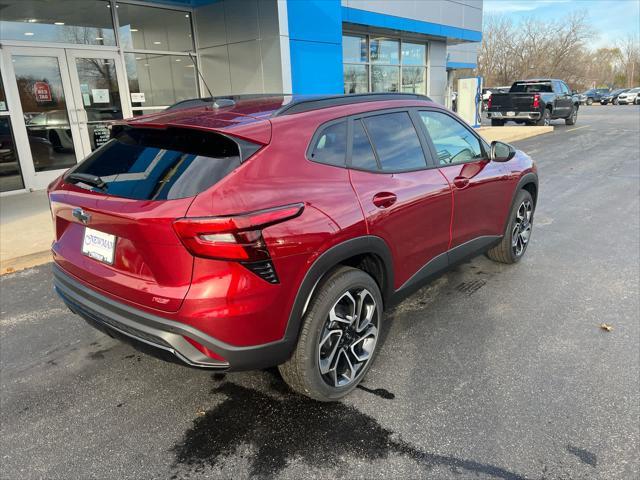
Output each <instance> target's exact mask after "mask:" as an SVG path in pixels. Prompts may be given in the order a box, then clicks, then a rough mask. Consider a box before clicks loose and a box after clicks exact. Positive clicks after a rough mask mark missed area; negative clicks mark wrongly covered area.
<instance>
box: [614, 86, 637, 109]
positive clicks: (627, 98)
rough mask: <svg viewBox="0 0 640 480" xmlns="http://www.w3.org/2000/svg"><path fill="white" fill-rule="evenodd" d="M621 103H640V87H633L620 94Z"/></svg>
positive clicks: (619, 100) (619, 101)
mask: <svg viewBox="0 0 640 480" xmlns="http://www.w3.org/2000/svg"><path fill="white" fill-rule="evenodd" d="M618 103H619V104H620V105H640V87H636V88H632V89H630V90H628V91H626V92H625V93H622V94H620V95H618Z"/></svg>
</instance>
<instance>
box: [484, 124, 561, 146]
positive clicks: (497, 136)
mask: <svg viewBox="0 0 640 480" xmlns="http://www.w3.org/2000/svg"><path fill="white" fill-rule="evenodd" d="M476 131H477V132H478V133H479V134H480V136H482V137H483V138H484V139H485V140H486V141H487V142H489V143H491V142H493V141H494V140H498V141H500V142H506V143H511V142H517V141H518V140H524V139H525V138H531V137H536V136H538V135H543V134H545V133H551V132H553V125H550V126H548V127H524V126H506V127H480V128H478V129H477V130H476Z"/></svg>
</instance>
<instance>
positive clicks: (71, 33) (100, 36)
mask: <svg viewBox="0 0 640 480" xmlns="http://www.w3.org/2000/svg"><path fill="white" fill-rule="evenodd" d="M0 10H1V11H2V14H1V15H0V40H20V41H24V42H40V43H42V42H54V43H75V44H82V45H109V46H115V44H116V38H115V32H114V29H113V19H112V15H111V4H110V3H109V2H108V1H107V0H64V1H57V2H43V1H42V0H4V1H2V2H1V4H0Z"/></svg>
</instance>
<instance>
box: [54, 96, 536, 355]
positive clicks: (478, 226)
mask: <svg viewBox="0 0 640 480" xmlns="http://www.w3.org/2000/svg"><path fill="white" fill-rule="evenodd" d="M282 104H283V98H282V97H268V98H264V99H256V100H246V101H240V102H237V103H236V106H234V107H231V108H221V109H219V110H212V109H211V108H210V107H208V106H196V107H194V108H188V109H185V110H176V111H167V112H162V113H159V114H153V115H149V116H146V117H141V118H138V119H133V120H130V121H128V122H126V123H127V124H128V125H130V126H132V127H144V128H158V129H162V128H167V127H188V128H192V129H199V130H206V131H216V132H219V133H222V134H224V135H228V136H230V137H231V138H239V139H243V140H249V141H251V142H254V143H257V144H259V145H260V149H259V150H258V151H257V153H255V154H253V155H252V156H251V157H250V158H249V159H248V160H246V161H245V162H243V163H242V164H241V165H240V166H239V167H237V168H236V169H235V170H233V171H232V172H231V173H229V174H228V175H227V176H226V177H224V178H223V179H222V180H220V181H219V182H218V183H216V184H215V185H213V186H212V187H210V188H209V189H207V190H205V191H203V192H201V193H199V194H197V195H196V196H195V197H190V198H184V199H178V200H167V201H150V200H131V199H127V198H120V197H113V196H107V195H103V194H100V193H95V192H93V191H89V190H85V189H83V188H79V187H77V186H75V185H72V184H69V183H66V182H65V181H64V180H63V179H62V178H61V179H59V180H58V181H56V182H54V183H53V184H52V185H51V186H50V188H49V197H50V201H51V206H52V215H53V218H54V222H55V229H56V236H55V241H54V243H53V247H52V250H53V256H54V260H55V262H56V264H57V265H58V266H59V267H60V268H61V269H62V270H63V271H64V272H66V273H67V274H70V275H71V276H72V277H73V278H74V279H75V280H76V281H78V282H80V283H81V284H82V285H84V286H86V287H88V288H90V289H92V290H94V291H96V292H99V293H100V294H102V295H104V296H105V297H108V298H110V299H113V300H115V301H118V302H122V303H123V304H126V305H130V306H132V307H135V308H137V309H140V310H141V311H143V312H146V313H148V314H153V315H160V316H161V317H162V318H164V319H167V320H170V321H175V322H179V324H183V325H187V326H189V327H193V328H194V329H197V330H198V331H200V332H203V333H204V334H206V335H207V336H209V337H212V338H214V339H216V340H217V341H219V342H221V344H224V345H227V346H229V348H232V347H239V348H244V347H251V346H257V345H265V344H270V343H272V342H278V341H282V339H283V338H285V336H286V335H287V332H288V330H287V329H288V326H289V322H290V316H291V314H292V313H291V312H292V311H293V309H294V304H295V303H296V302H297V301H299V300H298V296H299V292H300V288H301V285H302V284H303V282H304V281H305V278H306V276H307V275H308V272H309V271H310V269H311V267H312V266H313V265H314V263H316V261H317V260H318V259H319V258H320V257H321V256H322V255H323V254H324V253H325V252H328V251H329V250H331V249H332V247H335V246H339V245H341V244H344V243H345V242H348V241H350V240H352V239H358V238H365V237H367V238H368V237H378V238H379V239H382V241H383V242H384V244H385V245H386V246H387V247H388V249H389V251H390V253H391V258H392V269H393V285H392V287H393V288H392V289H393V290H394V291H395V290H399V289H400V288H401V287H402V286H403V285H404V284H405V283H406V282H407V281H408V280H409V279H411V278H412V277H413V276H414V275H416V273H417V272H418V271H419V270H420V269H421V268H423V267H424V266H425V265H426V264H428V263H429V261H431V260H433V259H434V258H436V257H438V256H439V255H442V254H446V252H447V251H448V250H450V249H451V248H453V247H456V246H459V245H462V244H464V243H465V242H468V241H469V240H471V239H474V238H477V237H479V236H500V235H502V234H503V232H504V228H505V219H506V217H507V213H508V211H509V209H510V207H511V200H512V198H513V196H514V192H515V189H516V186H517V184H518V181H519V180H520V179H521V178H522V176H523V175H524V174H525V173H530V172H532V173H535V167H534V166H533V164H532V162H531V160H530V159H529V157H527V156H526V155H524V154H518V155H517V156H516V157H515V158H514V159H512V160H511V161H509V162H507V163H496V162H490V161H488V160H483V161H477V162H472V163H466V164H461V165H451V166H445V167H440V168H427V169H424V170H419V171H414V172H403V173H393V174H387V173H372V172H366V171H358V170H350V169H348V168H344V167H335V166H331V165H325V164H321V163H316V162H313V161H310V160H308V159H307V158H306V152H307V149H308V147H309V144H310V141H311V139H312V137H313V135H314V133H315V132H316V131H317V130H318V128H319V126H320V125H322V124H323V123H325V122H328V121H331V120H334V119H337V118H341V117H346V116H349V115H353V114H358V113H361V112H367V111H374V110H382V109H385V108H402V107H424V106H428V107H430V108H436V109H441V110H443V109H442V107H439V106H437V105H436V104H434V103H432V102H425V101H418V100H392V101H391V100H389V101H387V100H384V101H372V102H366V103H354V104H348V105H340V106H334V107H331V108H323V109H319V110H313V111H307V112H303V113H296V114H291V115H284V116H275V117H274V116H272V114H273V112H274V111H276V110H277V109H278V108H280V107H281V106H282ZM461 178H463V179H465V180H463V181H461V180H460V179H461ZM385 192H389V193H393V194H394V195H395V196H396V201H395V203H393V205H390V206H389V207H388V208H380V207H378V206H376V204H375V201H374V197H375V196H376V195H377V194H379V193H385ZM299 202H303V203H304V211H303V213H302V214H301V215H300V216H298V217H296V218H293V219H290V220H287V221H284V222H282V223H278V224H275V225H271V226H268V227H266V228H264V229H263V230H262V235H263V238H264V242H265V244H266V247H267V249H268V251H269V253H270V256H271V259H272V262H273V266H274V268H275V270H276V272H277V274H278V277H279V283H275V284H272V283H268V282H266V281H265V280H263V279H262V278H260V277H259V276H257V275H256V274H255V273H253V272H252V271H250V270H249V269H248V268H245V266H243V265H242V264H240V263H238V262H236V261H228V260H216V259H207V258H200V257H194V256H193V255H192V254H191V253H189V252H188V251H187V249H185V247H184V246H183V244H182V243H181V240H180V238H179V237H178V235H177V234H176V232H175V231H174V229H173V228H172V223H173V221H174V220H176V219H178V218H182V217H189V218H190V217H213V216H227V215H235V214H242V213H245V212H253V211H257V210H261V209H265V208H270V207H277V206H282V205H288V204H294V203H299ZM75 208H82V209H83V210H84V211H86V212H88V213H89V214H91V223H90V224H89V227H90V228H93V229H96V230H100V231H102V232H105V233H110V234H113V235H115V236H116V237H118V240H117V244H116V250H115V260H114V264H113V265H107V264H105V263H102V262H99V261H96V260H94V259H92V258H89V257H86V256H85V255H83V254H82V253H81V245H82V240H83V231H84V225H82V223H80V222H79V221H78V220H77V219H76V218H74V217H73V215H72V211H73V209H75ZM189 341H190V342H191V343H192V344H193V345H196V347H197V348H198V349H199V350H200V351H202V352H204V353H205V354H206V355H208V356H210V357H212V358H217V359H220V358H224V354H222V353H221V352H220V351H213V350H209V349H207V348H206V347H203V346H202V345H200V344H199V343H198V341H196V340H195V339H193V338H190V339H189ZM232 366H233V365H232Z"/></svg>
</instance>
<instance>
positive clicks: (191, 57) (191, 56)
mask: <svg viewBox="0 0 640 480" xmlns="http://www.w3.org/2000/svg"><path fill="white" fill-rule="evenodd" d="M187 54H188V55H189V58H190V59H191V62H192V63H193V68H195V69H196V72H198V76H199V77H200V80H202V84H203V85H204V86H205V88H206V89H207V92H208V93H209V96H210V97H211V99H212V100H213V93H211V89H210V88H209V85H207V82H205V80H204V77H203V76H202V72H200V69H199V68H198V65H197V64H196V59H195V58H193V54H192V53H191V52H187Z"/></svg>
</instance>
